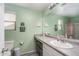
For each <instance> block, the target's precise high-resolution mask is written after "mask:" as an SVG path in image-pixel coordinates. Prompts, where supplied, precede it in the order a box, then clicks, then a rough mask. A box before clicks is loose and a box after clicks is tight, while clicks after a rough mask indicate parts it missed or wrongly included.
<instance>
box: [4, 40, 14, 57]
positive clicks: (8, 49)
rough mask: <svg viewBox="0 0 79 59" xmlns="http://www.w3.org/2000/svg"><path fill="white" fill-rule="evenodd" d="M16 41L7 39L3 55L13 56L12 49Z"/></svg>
mask: <svg viewBox="0 0 79 59" xmlns="http://www.w3.org/2000/svg"><path fill="white" fill-rule="evenodd" d="M13 46H14V41H5V48H4V49H5V50H6V51H4V53H3V56H11V50H12V49H13Z"/></svg>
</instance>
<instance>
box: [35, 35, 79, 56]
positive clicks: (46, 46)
mask: <svg viewBox="0 0 79 59" xmlns="http://www.w3.org/2000/svg"><path fill="white" fill-rule="evenodd" d="M34 38H35V42H36V51H37V53H38V54H39V55H40V56H79V51H78V50H79V46H78V45H79V41H78V40H76V41H74V40H73V39H71V40H70V39H69V40H66V39H65V42H68V43H70V44H72V46H68V47H57V46H54V45H53V44H51V42H52V41H54V40H56V38H54V37H49V36H45V37H43V36H42V35H35V36H34Z"/></svg>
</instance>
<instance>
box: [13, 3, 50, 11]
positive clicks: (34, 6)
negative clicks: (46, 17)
mask: <svg viewBox="0 0 79 59" xmlns="http://www.w3.org/2000/svg"><path fill="white" fill-rule="evenodd" d="M14 4H15V5H18V6H22V7H26V8H29V9H33V10H37V11H44V10H46V9H47V8H48V7H49V5H50V4H51V3H14Z"/></svg>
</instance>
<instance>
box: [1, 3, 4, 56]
mask: <svg viewBox="0 0 79 59" xmlns="http://www.w3.org/2000/svg"><path fill="white" fill-rule="evenodd" d="M3 18H4V4H3V3H0V56H2V49H3V48H4V19H3Z"/></svg>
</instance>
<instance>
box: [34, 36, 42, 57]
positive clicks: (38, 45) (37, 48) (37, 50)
mask: <svg viewBox="0 0 79 59" xmlns="http://www.w3.org/2000/svg"><path fill="white" fill-rule="evenodd" d="M34 39H35V45H36V52H37V53H38V55H39V56H43V44H42V42H40V41H39V40H37V38H36V37H34Z"/></svg>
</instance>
